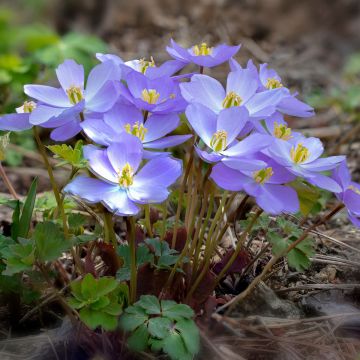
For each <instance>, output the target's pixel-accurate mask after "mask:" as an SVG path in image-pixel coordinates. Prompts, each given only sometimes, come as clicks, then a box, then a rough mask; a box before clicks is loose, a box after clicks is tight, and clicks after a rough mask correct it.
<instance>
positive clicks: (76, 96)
mask: <svg viewBox="0 0 360 360" xmlns="http://www.w3.org/2000/svg"><path fill="white" fill-rule="evenodd" d="M66 94H67V96H68V98H69V100H70V102H71V104H73V105H75V104H77V103H79V102H80V101H81V100H82V99H83V93H82V90H81V88H80V87H79V86H71V87H69V88H68V89H66Z"/></svg>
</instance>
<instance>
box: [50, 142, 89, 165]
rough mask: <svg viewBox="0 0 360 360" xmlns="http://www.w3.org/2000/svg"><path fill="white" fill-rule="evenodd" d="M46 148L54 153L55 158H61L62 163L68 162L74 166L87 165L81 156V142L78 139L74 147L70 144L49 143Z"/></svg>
mask: <svg viewBox="0 0 360 360" xmlns="http://www.w3.org/2000/svg"><path fill="white" fill-rule="evenodd" d="M48 149H49V150H50V151H51V152H52V153H53V154H55V156H54V157H55V158H57V159H62V160H63V162H62V163H61V164H59V165H58V166H60V165H62V164H70V165H72V166H73V167H74V168H85V167H86V166H87V160H85V159H84V158H83V143H82V141H81V140H79V141H78V142H77V143H76V144H75V147H74V148H73V147H72V146H70V145H66V144H61V145H49V146H48Z"/></svg>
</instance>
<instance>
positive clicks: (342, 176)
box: [332, 161, 360, 228]
mask: <svg viewBox="0 0 360 360" xmlns="http://www.w3.org/2000/svg"><path fill="white" fill-rule="evenodd" d="M332 177H333V179H334V180H335V181H337V182H338V184H339V185H340V187H341V191H340V192H339V193H337V194H336V197H337V198H338V199H339V200H341V201H342V202H343V203H344V205H345V206H346V209H347V211H348V214H349V219H350V220H351V222H352V223H353V224H354V225H355V226H357V227H359V228H360V184H358V183H355V182H353V181H352V180H351V176H350V172H349V169H348V167H347V165H346V161H343V162H341V163H340V165H339V166H338V167H337V168H335V169H334V170H333V173H332Z"/></svg>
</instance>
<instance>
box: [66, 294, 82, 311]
mask: <svg viewBox="0 0 360 360" xmlns="http://www.w3.org/2000/svg"><path fill="white" fill-rule="evenodd" d="M67 303H68V304H69V305H70V306H71V307H72V308H73V309H76V310H77V309H81V308H82V307H84V306H85V305H86V301H81V300H79V299H77V298H76V297H72V298H70V299H68V300H67Z"/></svg>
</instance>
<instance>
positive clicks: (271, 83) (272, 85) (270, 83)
mask: <svg viewBox="0 0 360 360" xmlns="http://www.w3.org/2000/svg"><path fill="white" fill-rule="evenodd" d="M265 87H266V88H267V89H269V90H272V89H278V88H281V87H283V84H282V83H281V82H280V81H279V80H277V79H274V78H268V79H267V82H266V85H265Z"/></svg>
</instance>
